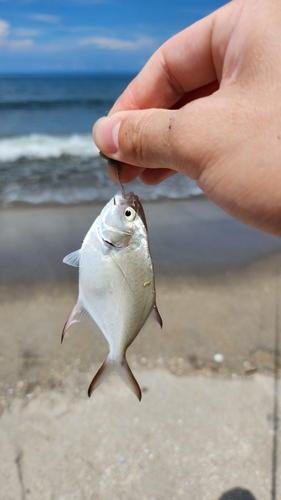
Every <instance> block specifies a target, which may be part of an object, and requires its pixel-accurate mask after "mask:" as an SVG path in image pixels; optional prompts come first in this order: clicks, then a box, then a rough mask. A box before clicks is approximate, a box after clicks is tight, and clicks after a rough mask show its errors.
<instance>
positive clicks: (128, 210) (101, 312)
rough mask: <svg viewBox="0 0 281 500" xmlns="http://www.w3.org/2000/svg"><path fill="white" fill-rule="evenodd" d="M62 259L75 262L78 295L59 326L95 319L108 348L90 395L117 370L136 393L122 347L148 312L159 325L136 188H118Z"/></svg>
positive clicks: (129, 339)
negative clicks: (131, 190)
mask: <svg viewBox="0 0 281 500" xmlns="http://www.w3.org/2000/svg"><path fill="white" fill-rule="evenodd" d="M63 262H64V263H66V264H69V265H71V266H75V267H79V295H78V300H77V303H76V305H75V306H74V308H73V310H72V312H71V313H70V315H69V318H68V319H67V321H66V323H65V325H64V328H63V332H62V340H63V337H64V334H65V332H66V330H67V329H68V327H69V326H70V325H72V323H75V322H77V321H83V320H84V321H86V322H87V320H89V322H91V321H94V322H95V323H96V324H97V326H98V327H99V329H100V330H101V332H102V333H103V335H104V337H105V338H106V340H107V342H108V346H109V354H108V357H107V359H106V360H105V362H104V363H103V365H102V366H101V367H100V369H99V370H98V372H97V374H96V375H95V377H94V378H93V380H92V382H91V384H90V386H89V390H88V395H89V396H91V394H92V392H93V391H94V390H95V389H96V388H97V387H98V385H100V383H101V382H102V380H103V379H104V377H105V376H106V375H107V374H108V373H109V372H110V371H111V370H113V369H114V370H116V371H117V372H118V373H119V374H120V375H121V377H122V378H123V380H124V381H125V383H126V384H127V385H128V387H129V388H130V389H131V390H132V391H133V393H134V394H135V395H136V396H137V398H138V399H139V400H140V399H141V389H140V387H139V384H138V382H137V381H136V379H135V377H134V375H133V373H132V372H131V369H130V367H129V365H128V363H127V360H126V350H127V348H128V347H129V346H130V345H131V343H132V342H133V340H134V339H135V338H136V336H137V335H138V333H139V332H140V330H141V329H142V327H143V326H144V324H145V323H146V321H147V319H148V317H149V316H152V317H153V318H154V319H155V320H156V321H157V322H158V323H159V324H160V326H161V327H162V319H161V317H160V314H159V312H158V309H157V306H156V296H155V282H154V272H153V264H152V260H151V255H150V251H149V244H148V233H147V225H146V219H145V215H144V211H143V208H142V205H141V202H140V200H139V198H138V196H136V195H135V194H134V193H129V194H127V195H125V194H123V193H122V192H121V191H119V192H118V193H117V194H116V195H115V196H114V198H112V199H111V200H110V201H109V202H108V203H107V205H106V206H105V207H104V209H103V210H102V212H101V213H100V215H99V216H98V217H97V219H96V220H95V222H94V223H93V225H92V226H91V228H90V229H89V231H88V233H87V235H86V237H85V239H84V241H83V244H82V247H81V249H80V250H78V251H76V252H73V253H71V254H69V255H67V256H66V257H65V258H64V260H63Z"/></svg>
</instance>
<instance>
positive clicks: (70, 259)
mask: <svg viewBox="0 0 281 500" xmlns="http://www.w3.org/2000/svg"><path fill="white" fill-rule="evenodd" d="M80 255H81V250H76V251H75V252H72V253H69V254H68V255H66V257H65V258H64V259H63V263H64V264H68V265H69V266H73V267H79V262H80Z"/></svg>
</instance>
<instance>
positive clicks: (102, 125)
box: [92, 117, 121, 156]
mask: <svg viewBox="0 0 281 500" xmlns="http://www.w3.org/2000/svg"><path fill="white" fill-rule="evenodd" d="M120 124H121V121H120V120H118V119H116V118H109V117H102V118H99V120H97V121H96V123H95V124H94V126H93V131H92V135H93V139H94V142H95V144H96V146H97V147H98V148H99V150H100V151H102V152H103V153H105V154H108V156H110V155H111V154H114V153H116V152H117V151H118V132H119V128H120Z"/></svg>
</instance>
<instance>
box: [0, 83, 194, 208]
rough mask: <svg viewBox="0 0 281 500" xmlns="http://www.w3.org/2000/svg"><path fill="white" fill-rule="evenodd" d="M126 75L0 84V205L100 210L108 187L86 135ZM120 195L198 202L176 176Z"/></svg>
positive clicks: (189, 186)
mask: <svg viewBox="0 0 281 500" xmlns="http://www.w3.org/2000/svg"><path fill="white" fill-rule="evenodd" d="M133 76H134V75H82V76H80V75H79V76H77V75H63V76H62V75H60V76H59V75H55V76H54V75H48V76H45V75H44V76H43V75H41V76H39V75H38V76H2V77H0V205H1V206H2V207H5V206H10V205H15V204H22V203H24V204H31V205H32V204H33V205H40V204H64V205H66V204H68V205H69V204H77V203H85V202H94V201H97V202H106V201H108V200H109V199H110V198H111V197H112V196H113V194H114V193H115V192H116V188H117V186H116V183H115V182H113V181H112V180H111V179H110V178H109V176H108V173H107V168H106V162H105V161H104V160H102V159H101V158H100V157H99V154H98V150H97V148H96V146H95V144H94V143H93V140H92V136H91V131H92V126H93V124H94V122H95V121H96V120H97V119H98V118H99V117H101V116H104V115H106V114H107V113H108V111H109V110H110V108H111V106H112V105H113V103H114V101H115V100H116V98H117V97H118V96H119V95H120V93H121V92H122V91H123V90H124V88H125V87H126V86H127V84H128V83H129V82H130V80H131V79H132V78H133ZM127 189H130V190H134V191H135V192H136V193H137V194H138V195H139V196H140V198H141V199H142V200H143V201H149V200H161V199H162V200H163V199H178V198H181V199H185V198H189V197H190V196H196V195H198V194H201V191H200V189H199V188H198V187H197V185H196V183H195V182H194V181H192V180H190V179H188V178H186V177H184V176H181V175H179V174H177V175H175V176H173V177H171V178H170V179H167V180H166V181H164V182H162V183H161V184H159V185H158V186H146V185H144V184H143V183H141V182H140V181H139V180H136V181H134V182H132V183H131V184H130V185H129V186H128V188H127Z"/></svg>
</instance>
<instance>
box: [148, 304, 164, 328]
mask: <svg viewBox="0 0 281 500" xmlns="http://www.w3.org/2000/svg"><path fill="white" fill-rule="evenodd" d="M150 317H151V318H153V319H154V320H155V321H156V323H158V325H160V328H162V326H163V321H162V318H161V316H160V314H159V311H158V309H157V306H156V305H155V306H154V307H153V309H152V311H151V313H150Z"/></svg>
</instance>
